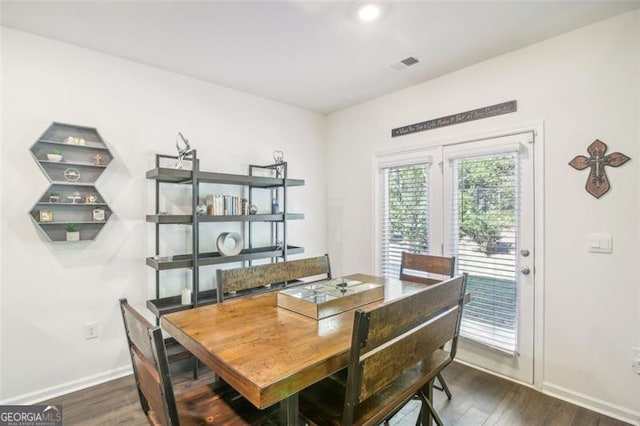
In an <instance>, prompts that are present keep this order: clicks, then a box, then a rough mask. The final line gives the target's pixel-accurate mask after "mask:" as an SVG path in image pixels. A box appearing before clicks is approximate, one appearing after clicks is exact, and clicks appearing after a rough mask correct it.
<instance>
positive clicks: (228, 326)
mask: <svg viewBox="0 0 640 426" xmlns="http://www.w3.org/2000/svg"><path fill="white" fill-rule="evenodd" d="M344 278H347V279H351V280H357V281H362V282H365V283H376V284H382V285H384V299H383V300H378V301H376V302H372V303H370V304H367V305H364V306H363V307H365V308H368V307H374V306H376V305H378V304H380V303H382V302H383V301H388V300H393V299H396V298H398V297H402V296H406V295H410V294H412V293H415V292H418V291H420V290H423V289H424V288H425V285H423V284H417V283H412V282H408V281H400V280H397V279H390V278H380V277H375V276H371V275H364V274H353V275H349V276H346V277H344ZM354 312H355V309H351V310H348V311H345V312H342V313H339V314H337V315H333V316H330V317H327V318H323V319H320V320H316V319H313V318H310V317H307V316H304V315H301V314H299V313H296V312H293V311H290V310H288V309H285V308H282V307H278V306H277V293H276V292H268V293H263V294H259V295H255V296H247V297H243V298H236V299H232V300H229V301H225V302H224V303H220V304H215V305H208V306H203V307H199V308H196V309H190V310H185V311H180V312H174V313H171V314H167V315H164V316H163V317H162V320H161V326H162V328H163V329H164V330H165V331H166V332H168V333H169V334H170V335H171V336H172V337H173V338H175V339H176V340H177V341H178V342H179V343H180V344H181V345H182V346H184V347H185V348H186V349H187V350H188V351H189V352H191V353H192V354H194V355H195V356H196V357H197V358H198V359H200V360H201V361H202V362H203V363H204V364H205V365H207V366H208V367H209V368H210V369H211V370H213V371H214V372H215V373H216V374H218V375H219V376H220V377H221V378H222V379H223V380H224V381H225V382H227V383H228V384H229V385H231V386H232V387H233V388H235V389H236V390H237V391H238V392H240V394H242V395H243V396H244V397H245V398H247V399H248V400H249V401H250V402H251V403H252V404H253V405H255V406H256V407H258V408H260V409H263V408H266V407H269V406H271V405H273V404H276V403H279V404H280V416H281V422H280V424H283V425H285V424H286V425H294V424H298V422H299V415H298V392H300V391H301V390H303V389H305V388H306V387H308V386H310V385H312V384H313V383H316V382H318V381H319V380H322V379H323V378H325V377H327V376H329V375H331V374H333V373H335V372H337V371H339V370H341V369H343V368H345V367H346V366H347V365H348V361H349V351H350V347H351V333H352V328H353V318H354Z"/></svg>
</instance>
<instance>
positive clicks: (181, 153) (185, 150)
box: [176, 132, 193, 169]
mask: <svg viewBox="0 0 640 426" xmlns="http://www.w3.org/2000/svg"><path fill="white" fill-rule="evenodd" d="M180 141H182V144H183V145H184V147H182V148H180ZM176 149H177V150H178V162H177V163H176V169H181V168H182V167H183V166H182V160H184V159H185V157H187V156H188V155H189V154H191V151H193V149H192V148H191V145H189V139H187V138H185V137H184V136H183V135H182V133H181V132H178V137H176Z"/></svg>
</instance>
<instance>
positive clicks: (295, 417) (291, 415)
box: [280, 393, 300, 426]
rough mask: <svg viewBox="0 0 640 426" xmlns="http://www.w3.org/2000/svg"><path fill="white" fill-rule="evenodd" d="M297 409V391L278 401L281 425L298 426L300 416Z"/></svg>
mask: <svg viewBox="0 0 640 426" xmlns="http://www.w3.org/2000/svg"><path fill="white" fill-rule="evenodd" d="M298 411H299V410H298V394H297V393H294V394H293V395H291V396H289V397H288V398H285V399H283V400H282V401H280V424H281V425H283V426H284V425H287V426H294V425H295V426H298V425H299V424H300V420H299V419H300V416H299V412H298Z"/></svg>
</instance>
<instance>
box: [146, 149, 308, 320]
mask: <svg viewBox="0 0 640 426" xmlns="http://www.w3.org/2000/svg"><path fill="white" fill-rule="evenodd" d="M172 159H177V157H175V156H170V155H162V154H156V164H155V168H154V169H152V170H149V171H147V173H146V177H147V179H151V180H154V181H155V214H151V215H147V216H146V221H147V222H148V223H153V224H154V225H155V256H151V257H148V258H146V263H147V265H148V266H150V267H151V268H153V269H154V270H155V299H152V300H148V301H147V308H148V309H149V310H150V311H151V312H153V313H154V314H155V315H156V317H157V319H158V320H159V318H160V316H162V315H164V314H167V313H171V312H177V311H181V310H184V309H191V308H193V307H198V306H202V305H206V304H211V303H215V302H216V300H217V294H216V290H215V289H214V290H205V291H200V285H199V267H201V266H207V265H218V264H224V263H230V262H245V263H248V264H251V261H253V260H257V259H268V258H271V259H272V262H277V261H280V260H283V261H284V260H287V256H289V255H292V254H300V253H304V248H302V247H297V246H292V245H288V244H287V222H288V221H290V220H301V219H304V214H301V213H289V212H288V211H287V193H288V189H289V188H290V187H296V186H303V185H304V180H302V179H288V178H287V163H286V162H280V163H276V164H270V165H266V166H258V165H250V166H249V175H237V174H227V173H214V172H206V171H202V170H200V167H199V160H198V158H197V152H196V150H193V151H192V152H191V154H190V156H189V157H188V158H186V159H185V160H188V161H190V162H191V164H192V167H191V170H187V169H173V168H168V167H161V163H162V162H163V161H168V160H172ZM259 169H262V170H266V171H267V172H266V173H271V174H272V175H273V176H259V175H256V174H255V173H256V171H257V170H259ZM163 183H164V184H167V183H170V184H179V185H190V186H191V197H192V200H191V201H192V205H191V213H192V214H160V201H159V199H160V191H161V188H160V185H161V184H163ZM201 183H213V184H224V185H238V186H245V187H248V188H249V198H248V203H249V204H251V203H252V201H253V197H254V194H253V192H254V190H257V189H263V190H264V189H267V190H270V191H271V198H273V199H276V200H277V201H278V203H279V205H280V206H282V208H281V211H280V212H278V213H272V214H255V215H225V216H207V215H199V214H196V208H197V206H198V201H199V198H200V188H199V186H200V184H201ZM220 222H241V223H244V224H247V225H248V237H249V238H248V241H246V245H245V248H244V249H243V250H242V251H241V252H240V254H238V255H236V256H223V255H221V254H220V253H218V252H200V251H199V238H200V226H202V225H203V224H206V223H220ZM257 222H265V223H271V226H272V229H271V233H272V234H271V240H272V245H269V246H263V247H254V246H253V238H252V233H253V224H255V223H257ZM169 224H182V225H191V226H192V251H191V253H186V254H180V255H174V256H172V257H171V259H170V260H169V259H162V257H160V240H161V238H162V236H161V227H162V225H169ZM204 226H206V225H204ZM247 245H248V247H247ZM180 268H191V270H192V274H193V275H192V290H193V291H192V300H191V304H189V305H182V304H181V296H180V295H168V296H165V295H161V294H160V279H161V272H162V271H165V270H172V269H180ZM284 285H286V284H284ZM258 291H260V290H258ZM225 298H227V297H225Z"/></svg>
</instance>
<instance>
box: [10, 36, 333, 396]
mask: <svg viewBox="0 0 640 426" xmlns="http://www.w3.org/2000/svg"><path fill="white" fill-rule="evenodd" d="M2 59H3V63H2V83H3V92H2V106H3V111H2V121H3V122H4V124H5V126H4V128H3V129H2V139H3V141H2V146H1V149H2V151H1V153H0V154H1V157H2V158H3V159H4V164H3V165H4V167H3V169H2V175H1V176H2V179H1V180H0V182H2V191H3V193H2V196H3V197H6V198H3V199H2V204H1V205H2V210H1V211H0V215H2V216H1V217H2V222H1V223H2V226H1V229H0V232H1V233H2V234H1V235H2V238H1V244H0V250H1V252H2V271H1V274H0V280H1V283H2V288H1V289H0V291H1V292H2V300H1V304H0V308H1V312H2V317H1V318H0V321H1V325H2V328H1V329H0V334H1V336H2V351H1V353H0V357H1V362H2V364H1V366H0V378H1V384H2V393H0V401H4V402H5V403H7V402H9V401H13V402H16V401H18V402H30V401H35V400H38V399H42V398H45V397H49V396H50V395H51V394H54V393H58V392H65V391H67V390H69V389H71V388H73V387H74V386H84V385H86V384H88V383H92V382H94V381H98V380H103V379H106V378H108V377H110V376H112V375H116V374H122V373H123V372H125V371H128V369H129V368H130V359H129V355H128V352H127V350H126V347H125V337H124V334H123V329H122V320H121V318H120V313H119V309H118V303H117V301H118V298H119V297H122V296H127V297H128V298H129V300H130V302H132V303H133V304H135V305H137V306H138V307H142V306H144V301H145V300H146V299H149V298H152V297H153V277H154V273H153V270H151V269H150V268H148V267H147V266H145V261H144V258H145V257H146V256H150V255H152V254H153V251H154V246H153V232H154V228H153V225H151V224H146V223H145V221H144V217H145V214H148V213H150V212H152V208H153V188H154V186H153V183H152V182H151V181H147V180H146V179H145V171H146V170H148V169H150V168H152V167H153V164H154V154H155V153H167V154H172V153H174V151H175V137H176V133H177V131H182V132H183V133H184V134H185V135H186V136H187V137H188V138H189V139H190V140H191V142H192V145H193V146H194V147H195V148H197V149H198V154H199V157H200V159H201V165H202V169H205V170H211V171H220V172H230V173H247V172H248V165H249V164H267V163H269V162H272V153H273V151H274V150H276V149H280V150H283V151H284V154H285V160H287V161H289V176H291V177H296V178H302V179H305V180H306V186H304V187H302V188H292V189H291V190H290V195H291V197H290V207H291V210H290V211H294V212H302V213H305V215H306V218H305V220H304V221H300V222H296V223H293V224H292V225H291V226H290V241H291V242H292V243H293V244H298V245H303V246H305V248H306V253H305V255H308V256H310V255H319V254H322V253H324V252H325V250H326V243H325V235H326V230H325V223H326V217H325V194H326V189H325V185H326V177H325V164H324V155H325V153H324V146H323V143H324V142H323V137H324V126H325V118H324V117H323V116H321V115H319V114H315V113H310V112H307V111H304V110H301V109H297V108H293V107H290V106H287V105H283V104H281V103H277V102H273V101H270V100H266V99H263V98H259V97H255V96H252V95H248V94H243V93H240V92H237V91H233V90H230V89H226V88H223V87H219V86H215V85H212V84H207V83H204V82H201V81H197V80H194V79H190V78H186V77H182V76H179V75H176V74H172V73H168V72H164V71H160V70H158V69H154V68H150V67H147V66H142V65H139V64H136V63H132V62H129V61H126V60H122V59H118V58H114V57H110V56H107V55H102V54H99V53H96V52H92V51H89V50H84V49H80V48H77V47H74V46H71V45H67V44H63V43H58V42H55V41H52V40H48V39H44V38H39V37H36V36H32V35H28V34H26V33H21V32H17V31H13V30H9V29H3V31H2ZM53 121H59V122H63V123H71V124H79V125H85V126H95V127H97V129H98V131H99V132H100V133H101V135H102V136H103V138H104V139H105V140H106V143H107V144H108V146H109V147H110V148H111V150H112V152H113V154H114V156H115V160H114V161H113V162H112V163H111V165H110V166H109V167H108V169H107V170H106V171H105V173H104V175H103V176H102V177H101V178H100V179H99V180H98V183H97V187H98V189H99V191H100V192H101V194H102V195H103V196H104V197H105V198H106V199H107V201H108V202H109V204H110V206H111V208H112V210H113V212H114V215H115V217H114V218H113V219H111V220H110V221H109V222H108V223H107V225H106V226H105V228H104V229H103V231H102V233H101V234H100V235H99V237H98V239H97V240H96V241H95V242H93V243H78V244H52V243H48V242H45V241H44V239H43V238H42V236H41V235H40V233H39V231H38V230H37V229H36V227H35V226H34V224H33V223H31V220H30V219H29V216H28V214H27V213H28V212H29V210H30V209H31V208H32V206H33V205H34V203H35V202H36V200H37V198H38V197H39V196H40V195H41V194H42V193H43V192H44V191H45V190H46V188H47V187H48V183H47V181H46V178H45V177H44V175H43V173H42V172H41V171H40V170H39V168H38V165H37V164H36V163H35V162H34V160H33V159H32V158H31V155H30V154H29V147H30V146H31V145H32V144H33V143H34V142H35V141H36V140H37V139H38V137H39V136H40V135H41V134H42V133H43V132H44V130H45V129H46V128H47V127H48V126H49V125H50V124H51V122H53ZM7 159H9V161H7ZM204 226H206V225H203V227H204ZM230 226H231V225H230ZM169 232H170V234H173V235H174V237H175V235H178V236H179V237H178V238H181V237H184V238H186V237H185V235H184V234H183V233H182V231H180V230H178V231H175V232H173V231H169ZM180 236H181V237H180ZM215 236H217V231H215V232H214V231H210V230H207V231H206V232H203V234H202V236H201V240H203V245H207V244H209V245H212V241H213V240H214V238H215ZM203 281H205V282H206V284H205V285H211V284H212V280H211V277H206V278H204V279H203ZM89 321H97V322H98V323H99V333H100V337H99V338H98V339H95V340H84V335H83V325H84V323H86V322H89Z"/></svg>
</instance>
